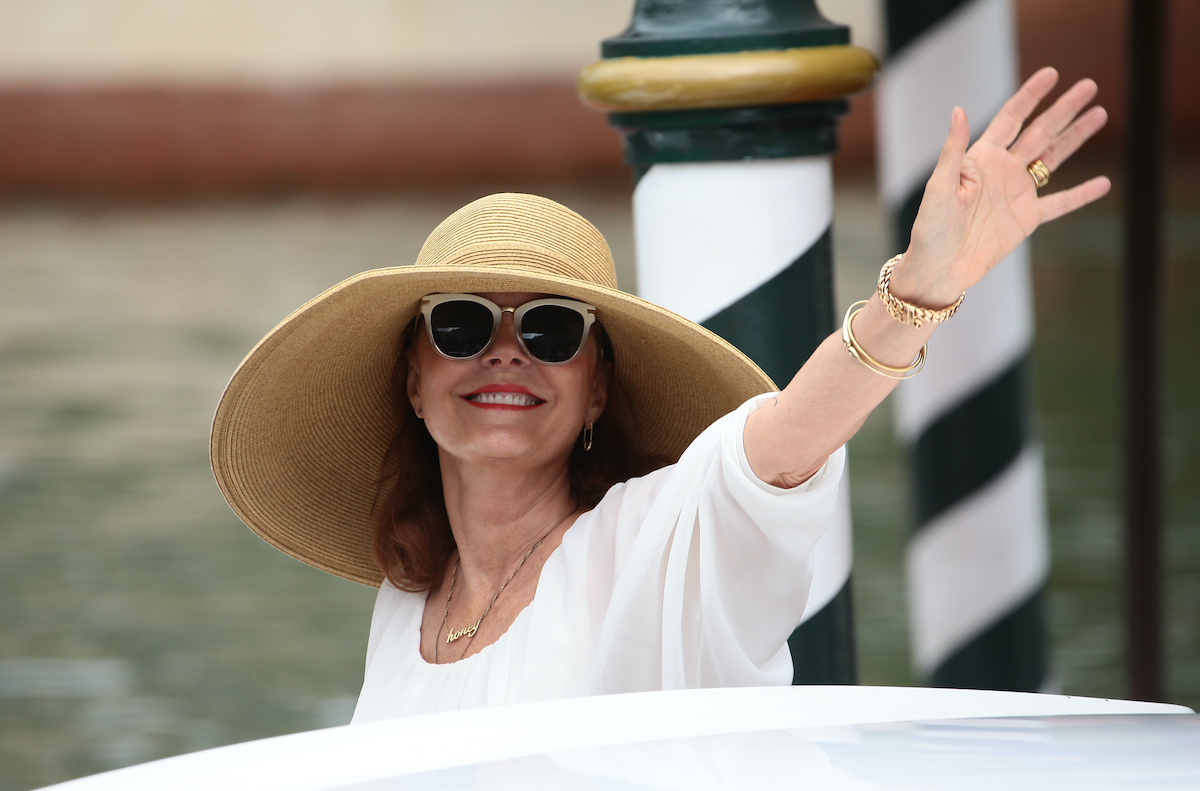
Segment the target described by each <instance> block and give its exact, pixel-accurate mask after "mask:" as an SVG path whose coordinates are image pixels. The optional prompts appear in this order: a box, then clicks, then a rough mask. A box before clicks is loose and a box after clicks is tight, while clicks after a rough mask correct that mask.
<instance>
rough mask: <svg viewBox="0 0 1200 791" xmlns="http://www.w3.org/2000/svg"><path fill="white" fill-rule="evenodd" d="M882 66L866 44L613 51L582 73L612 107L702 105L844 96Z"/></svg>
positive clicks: (586, 92)
mask: <svg viewBox="0 0 1200 791" xmlns="http://www.w3.org/2000/svg"><path fill="white" fill-rule="evenodd" d="M878 71H879V62H878V61H877V60H875V56H874V55H872V54H871V53H870V52H869V51H867V50H865V49H863V48H862V47H854V46H849V45H835V46H827V47H798V48H796V49H774V50H756V51H752V52H728V53H721V54H716V55H675V56H671V57H663V58H612V59H610V60H601V61H597V62H595V63H593V64H592V65H590V66H588V67H587V68H585V69H584V70H583V72H582V73H581V74H580V75H579V83H578V84H579V96H580V98H581V99H583V101H584V103H585V104H588V105H591V106H592V107H595V108H596V109H599V110H608V111H610V112H634V113H636V112H649V111H656V110H697V109H702V108H718V107H746V106H750V105H756V104H788V103H791V102H815V101H821V100H823V99H838V98H841V97H843V96H849V95H850V94H853V93H858V92H859V91H861V90H863V89H864V88H867V87H869V86H870V85H871V83H872V82H873V81H874V79H875V75H876V74H877V73H878Z"/></svg>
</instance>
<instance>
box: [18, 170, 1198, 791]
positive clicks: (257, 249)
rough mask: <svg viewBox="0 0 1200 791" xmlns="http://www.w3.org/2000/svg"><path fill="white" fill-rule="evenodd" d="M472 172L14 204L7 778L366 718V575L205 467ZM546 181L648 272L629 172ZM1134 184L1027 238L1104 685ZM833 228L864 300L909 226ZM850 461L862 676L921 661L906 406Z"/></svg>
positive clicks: (1188, 543)
mask: <svg viewBox="0 0 1200 791" xmlns="http://www.w3.org/2000/svg"><path fill="white" fill-rule="evenodd" d="M1193 170H1195V171H1196V172H1200V169H1196V168H1193ZM1194 181H1195V180H1194V179H1193V180H1191V181H1188V182H1187V183H1194ZM1180 189H1181V193H1180V194H1181V195H1182V198H1181V199H1180V200H1176V201H1175V204H1174V205H1176V206H1179V205H1182V206H1183V208H1177V209H1175V210H1173V213H1172V215H1171V218H1170V234H1169V238H1170V258H1171V260H1170V268H1169V288H1168V290H1167V305H1168V308H1169V309H1168V314H1167V324H1166V328H1167V336H1168V345H1167V350H1166V359H1167V362H1168V375H1167V382H1166V404H1165V406H1166V411H1165V414H1166V420H1167V423H1166V425H1167V432H1166V472H1167V477H1168V481H1167V488H1168V501H1167V509H1166V514H1167V534H1166V547H1167V552H1166V561H1165V564H1166V571H1167V585H1166V604H1167V641H1168V657H1169V683H1168V689H1169V698H1170V699H1171V700H1172V701H1176V702H1180V703H1185V704H1188V705H1191V706H1193V707H1196V706H1198V705H1200V367H1198V366H1197V365H1196V363H1195V361H1196V359H1198V358H1200V309H1198V308H1197V297H1196V294H1197V293H1200V194H1190V193H1188V191H1187V189H1188V188H1187V187H1183V188H1180ZM1177 191H1178V190H1177ZM476 194H477V193H475V192H472V191H470V190H464V191H456V192H441V193H435V194H424V193H423V194H419V195H418V194H415V193H414V194H407V195H398V196H392V197H388V198H377V199H370V200H361V201H326V200H318V199H296V200H279V201H270V202H253V203H238V204H228V203H221V204H199V205H197V204H191V205H182V206H169V207H128V206H126V207H87V206H82V207H81V206H76V205H40V204H18V205H8V206H5V207H2V208H0V791H18V790H22V791H23V790H24V789H29V788H33V787H37V786H40V785H44V784H47V783H51V782H56V781H61V780H66V779H69V778H72V777H77V776H80V775H84V774H89V773H93V772H97V771H102V770H105V769H110V768H114V767H119V766H124V765H128V764H131V763H137V762H142V761H147V760H150V759H153V758H158V757H162V756H167V755H173V754H177V753H181V752H186V751H192V750H198V749H203V748H207V747H213V746H217V745H221V744H227V743H231V742H237V741H244V740H248V739H256V738H261V737H266V736H271V735H275V734H280V733H287V732H293V731H299V730H306V729H311V728H319V727H324V726H329V725H337V724H343V723H345V722H346V721H347V720H348V719H349V717H350V713H351V711H352V708H353V702H354V699H355V696H356V694H357V692H358V686H359V684H360V683H361V680H362V665H363V655H364V649H365V641H366V635H367V628H368V625H369V622H370V615H371V606H372V602H373V597H374V590H373V589H370V588H366V587H363V586H360V585H356V584H354V583H350V582H347V581H344V580H341V579H338V578H335V577H332V576H329V575H326V574H323V573H321V572H318V571H315V570H313V569H310V568H308V567H307V566H304V565H301V564H299V563H297V562H295V561H293V560H291V559H289V558H287V557H285V556H284V555H282V554H280V553H279V552H277V551H276V550H274V549H273V548H271V547H269V546H267V545H266V544H265V543H263V542H262V541H261V540H259V539H258V538H257V537H256V536H254V535H253V534H252V533H250V531H249V530H247V529H246V528H245V527H244V526H243V525H242V524H241V523H240V522H239V521H238V520H237V519H236V518H235V517H234V516H233V514H232V513H231V512H230V511H229V509H228V507H227V506H226V505H225V503H224V501H223V500H222V498H221V496H220V493H219V492H218V490H217V488H216V485H215V484H214V482H213V480H212V475H211V473H210V471H209V468H208V458H207V436H208V428H209V421H210V420H211V417H212V412H213V409H214V407H215V405H216V403H217V399H218V397H219V396H220V393H221V391H222V389H223V387H224V385H225V383H226V381H227V380H228V377H229V376H230V374H231V373H232V371H233V369H234V367H235V366H236V365H237V363H238V361H239V360H240V359H241V357H242V356H243V355H244V354H245V353H246V351H248V350H249V348H250V347H251V346H252V345H253V344H254V343H255V341H257V340H258V339H259V338H260V337H261V336H262V335H263V334H264V333H265V332H266V331H267V330H269V329H270V328H271V327H272V326H273V325H274V324H275V323H276V322H277V321H278V320H280V319H281V318H283V317H284V316H285V315H287V313H289V312H290V311H291V310H292V309H294V308H295V307H297V306H299V305H300V304H301V303H303V302H304V301H305V300H307V299H308V298H310V297H312V296H313V295H315V294H317V293H318V292H320V291H321V290H323V289H325V288H327V287H328V286H331V285H333V284H334V283H337V282H338V281H339V280H341V279H343V278H345V277H347V276H349V275H351V274H354V273H356V272H359V271H362V270H365V269H371V268H375V267H381V266H392V265H397V264H403V263H407V262H411V261H412V260H413V259H414V258H415V256H416V253H417V251H418V250H419V248H420V245H421V242H422V241H423V240H424V237H425V235H426V234H427V233H428V232H429V231H430V230H431V229H432V228H433V227H434V226H435V225H436V224H437V222H438V221H439V220H440V219H442V218H443V217H445V216H446V215H447V214H449V213H450V212H451V211H453V210H454V209H455V208H457V207H458V206H460V205H462V204H463V203H465V202H466V201H467V200H469V199H471V198H473V197H476ZM546 194H548V195H549V196H550V197H553V198H556V199H558V200H561V201H563V202H564V203H566V204H567V205H569V206H571V207H572V208H575V209H576V210H578V211H580V212H581V213H582V214H584V215H585V216H587V217H589V218H590V219H592V220H593V221H594V222H595V223H596V224H597V225H598V226H599V227H600V229H601V230H602V231H603V232H604V233H605V235H606V236H607V238H608V240H609V242H610V243H611V245H612V247H613V249H614V253H615V255H616V257H617V259H618V261H619V262H621V270H620V273H619V275H620V279H621V284H622V286H623V287H625V288H627V289H633V288H635V287H636V284H635V283H634V278H633V273H632V270H631V269H630V268H629V266H628V265H629V263H630V262H631V261H632V231H631V228H630V217H629V194H628V191H627V190H620V189H614V188H611V187H609V188H597V189H588V188H585V187H571V188H568V187H556V188H551V189H547V190H546ZM1176 197H1177V198H1178V197H1179V196H1176ZM1117 210H1118V207H1117V202H1116V201H1115V200H1113V199H1110V200H1108V201H1106V202H1105V203H1103V204H1101V205H1099V206H1096V207H1092V208H1090V209H1089V210H1087V211H1086V212H1084V213H1082V214H1080V215H1079V216H1075V217H1071V218H1067V219H1065V220H1062V221H1060V222H1059V223H1057V224H1055V225H1051V226H1049V227H1047V228H1045V229H1042V230H1041V231H1039V233H1038V235H1037V236H1036V237H1035V240H1034V243H1033V251H1034V260H1035V284H1036V289H1037V294H1036V299H1037V318H1038V336H1037V346H1036V349H1035V361H1036V374H1037V403H1038V406H1039V421H1040V425H1039V431H1040V436H1041V438H1042V441H1043V442H1044V445H1045V452H1046V463H1047V476H1048V477H1047V484H1048V495H1049V508H1050V519H1051V526H1052V545H1053V570H1052V576H1051V592H1050V617H1051V625H1052V649H1053V658H1052V661H1053V666H1054V674H1055V679H1056V685H1057V687H1058V688H1059V689H1061V690H1062V691H1064V692H1068V693H1071V694H1079V695H1096V696H1110V697H1112V696H1121V695H1122V694H1123V692H1124V689H1125V687H1124V682H1123V677H1122V672H1123V670H1122V660H1121V650H1122V649H1121V639H1122V631H1121V626H1120V624H1121V600H1120V574H1121V543H1120V520H1119V499H1118V490H1117V470H1118V463H1117V462H1118V454H1119V450H1118V442H1117V441H1118V428H1117V420H1118V411H1117V410H1118V378H1117V352H1118V335H1117V333H1118V317H1119V307H1118V282H1117V261H1118V259H1119V254H1120V249H1121V238H1120V226H1119V222H1118V216H1117ZM835 243H836V256H837V260H838V303H839V304H841V305H845V304H847V303H848V302H850V301H852V300H853V299H857V298H858V297H859V296H865V295H866V294H868V293H870V290H871V288H872V284H873V278H874V275H875V273H876V272H877V270H878V266H879V263H880V262H881V261H883V260H884V259H886V258H887V257H888V256H889V255H890V254H891V252H892V251H891V247H892V244H891V241H890V234H889V233H888V230H887V222H886V219H885V217H884V216H883V215H882V214H881V212H880V211H879V210H878V208H877V206H876V203H875V197H874V189H873V187H872V185H870V184H868V183H863V182H847V183H840V184H839V187H838V198H837V210H836V224H835ZM851 470H852V482H853V483H852V492H853V506H854V518H855V545H856V568H855V576H854V582H855V598H856V604H857V608H858V612H857V632H858V645H859V661H860V668H861V679H862V682H863V683H867V684H901V685H903V684H913V683H916V679H915V678H914V677H913V675H912V672H911V670H910V667H909V658H908V645H907V627H906V621H907V616H906V614H905V605H904V595H905V594H904V580H903V571H902V568H903V546H904V540H905V537H906V535H907V532H908V530H909V529H910V523H909V520H908V494H907V479H906V472H905V467H904V459H903V454H902V452H901V450H900V449H899V448H898V447H897V446H896V444H895V441H894V439H893V436H892V424H891V419H890V410H889V406H888V405H886V404H885V405H884V407H882V408H881V409H879V410H877V411H876V413H875V414H874V415H873V416H872V417H871V419H870V420H869V421H868V422H867V424H866V426H865V427H864V428H863V430H862V431H861V432H860V433H859V435H858V436H857V437H856V438H855V439H854V440H853V442H852V444H851Z"/></svg>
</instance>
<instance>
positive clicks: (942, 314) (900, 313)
mask: <svg viewBox="0 0 1200 791" xmlns="http://www.w3.org/2000/svg"><path fill="white" fill-rule="evenodd" d="M903 257H904V253H901V254H900V255H898V256H895V257H894V258H891V259H890V260H888V262H887V263H886V264H884V265H883V268H882V269H880V270H879V298H880V299H882V300H883V306H884V307H885V308H887V312H888V315H890V316H891V317H892V318H893V319H895V320H896V321H898V322H900V323H901V324H911V325H912V326H914V327H920V326H921V325H922V324H924V323H925V322H927V321H928V322H930V323H932V324H938V323H939V322H943V321H945V320H946V319H948V318H950V317H951V316H953V315H954V314H955V313H956V312H957V311H958V308H959V306H960V305H962V303H963V299H964V298H965V297H966V296H967V295H966V293H965V292H964V293H962V294H959V295H958V299H956V300H954V304H953V305H950V306H949V307H946V308H942V309H941V310H932V309H930V308H923V307H921V306H920V305H914V304H912V303H911V302H905V301H904V300H902V299H900V298H899V297H897V296H896V295H895V294H893V293H892V292H891V290H890V287H891V283H892V270H893V269H895V268H896V264H897V263H899V261H900V259H901V258H903Z"/></svg>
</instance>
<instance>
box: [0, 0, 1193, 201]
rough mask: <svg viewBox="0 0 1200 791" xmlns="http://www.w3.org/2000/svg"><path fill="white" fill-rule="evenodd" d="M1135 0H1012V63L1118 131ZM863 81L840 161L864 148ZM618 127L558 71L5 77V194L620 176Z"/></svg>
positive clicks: (1183, 10) (1187, 37) (1182, 113)
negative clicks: (509, 75) (267, 79)
mask: <svg viewBox="0 0 1200 791" xmlns="http://www.w3.org/2000/svg"><path fill="white" fill-rule="evenodd" d="M1132 1H1133V0H1057V1H1056V2H1048V0H1017V8H1018V20H1019V28H1020V47H1021V67H1022V72H1023V74H1029V73H1031V72H1032V71H1034V70H1035V69H1036V68H1038V67H1040V66H1042V65H1046V64H1048V65H1052V66H1055V67H1057V68H1058V69H1059V71H1060V72H1061V73H1062V77H1063V84H1064V85H1069V84H1070V83H1071V82H1073V81H1075V80H1076V79H1078V78H1080V77H1083V76H1091V77H1093V78H1094V79H1096V81H1097V82H1099V83H1100V86H1101V94H1100V101H1101V103H1103V104H1104V105H1105V107H1107V108H1108V109H1109V111H1110V113H1111V118H1112V120H1111V122H1110V124H1109V128H1108V130H1106V132H1105V133H1104V134H1103V135H1102V137H1101V139H1100V140H1099V141H1097V145H1098V146H1107V147H1110V148H1112V147H1114V146H1116V145H1118V144H1119V141H1120V130H1121V127H1122V124H1123V123H1124V107H1125V101H1124V99H1125V96H1124V91H1125V58H1124V54H1125V26H1126V23H1125V14H1126V9H1127V7H1128V6H1127V3H1128V2H1132ZM1196 38H1200V0H1174V2H1173V3H1172V19H1171V41H1170V42H1168V45H1169V49H1170V53H1169V68H1170V76H1169V80H1170V86H1169V89H1170V96H1171V111H1170V112H1171V129H1172V145H1173V146H1175V147H1176V148H1177V149H1195V148H1197V147H1200V50H1198V48H1196V47H1195V46H1193V45H1192V43H1191V42H1192V40H1194V39H1196ZM872 101H873V97H872V95H871V94H870V93H867V94H863V95H860V96H858V97H855V98H854V99H853V101H852V112H851V115H850V116H849V117H848V118H847V119H846V120H845V122H844V123H843V128H842V134H841V144H842V154H841V155H840V156H839V157H838V160H837V161H838V167H839V169H840V170H846V169H867V168H870V167H872V166H873V159H874V119H873V112H872ZM627 178H628V175H627V172H626V170H625V168H624V166H623V165H622V164H621V154H620V146H619V144H618V142H617V138H616V135H615V134H614V133H613V132H612V131H611V130H610V129H609V128H608V127H607V125H606V123H605V119H604V117H603V115H601V114H599V113H595V112H592V111H590V110H587V109H586V108H584V107H583V106H582V105H580V104H579V102H578V99H577V98H576V96H575V91H574V87H573V86H572V85H570V84H566V83H523V84H508V85H503V84H501V85H492V86H488V85H484V84H479V85H466V86H464V85H461V84H458V85H444V86H439V85H424V86H399V87H364V86H347V87H345V88H323V89H307V90H304V89H296V90H270V89H247V88H242V89H217V88H211V89H209V88H180V89H164V88H153V89H151V88H145V89H139V88H128V89H117V88H112V89H104V88H101V89H52V88H46V89H29V88H25V89H20V90H16V89H13V90H3V89H0V196H3V197H22V196H50V197H133V198H154V197H165V196H190V195H229V194H261V193H272V192H281V191H321V192H333V193H354V192H364V191H376V190H383V189H388V188H394V187H400V186H413V185H436V184H440V183H453V182H458V183H462V182H483V183H507V184H525V183H536V182H539V181H547V180H553V181H562V180H579V179H611V180H617V179H627Z"/></svg>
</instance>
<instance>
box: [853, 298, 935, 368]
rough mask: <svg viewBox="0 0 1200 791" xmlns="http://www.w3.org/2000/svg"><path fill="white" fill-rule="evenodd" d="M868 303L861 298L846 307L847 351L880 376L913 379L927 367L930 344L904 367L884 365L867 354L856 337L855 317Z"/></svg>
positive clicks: (923, 347)
mask: <svg viewBox="0 0 1200 791" xmlns="http://www.w3.org/2000/svg"><path fill="white" fill-rule="evenodd" d="M866 305H867V300H865V299H860V300H859V301H858V302H855V303H854V304H853V305H851V306H850V307H849V308H847V309H846V318H844V319H842V343H844V344H845V345H846V351H848V352H849V353H850V356H851V357H853V358H854V359H856V360H858V361H859V362H860V363H862V364H863V365H865V366H866V367H867V368H870V369H871V370H872V371H874V372H875V373H877V374H879V375H880V376H886V377H887V378H888V379H912V378H913V377H914V376H916V375H917V374H918V373H920V371H921V369H922V368H924V367H925V351H926V349H927V348H928V346H929V345H928V344H925V345H923V346H922V347H921V351H919V352H917V356H916V357H915V358H914V359H913V361H912V362H911V363H909V364H908V365H907V366H905V367H904V368H895V367H893V366H890V365H884V364H883V363H881V362H879V361H878V360H876V359H875V358H874V357H872V356H871V355H869V354H867V352H866V350H865V349H863V347H862V346H861V345H859V343H858V339H857V338H855V337H854V327H853V324H854V317H855V316H857V315H858V314H859V313H860V312H861V311H862V309H863V308H864V307H866Z"/></svg>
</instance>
